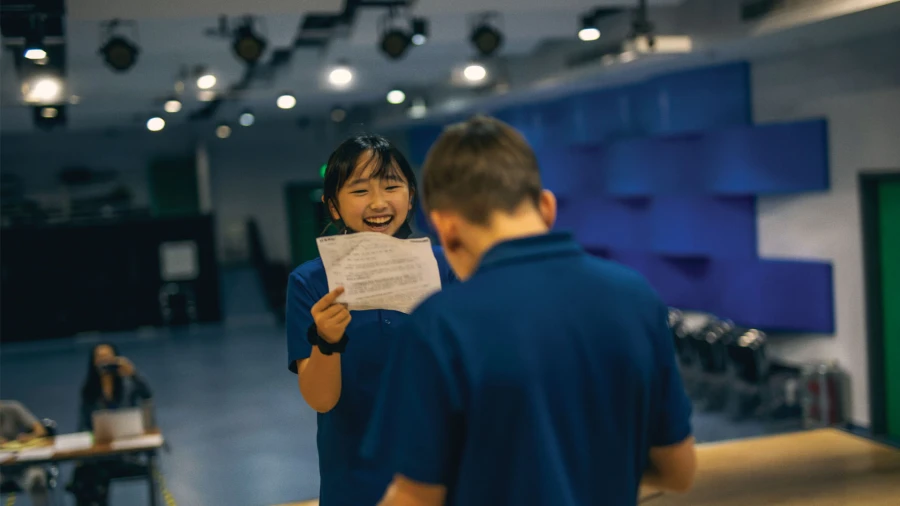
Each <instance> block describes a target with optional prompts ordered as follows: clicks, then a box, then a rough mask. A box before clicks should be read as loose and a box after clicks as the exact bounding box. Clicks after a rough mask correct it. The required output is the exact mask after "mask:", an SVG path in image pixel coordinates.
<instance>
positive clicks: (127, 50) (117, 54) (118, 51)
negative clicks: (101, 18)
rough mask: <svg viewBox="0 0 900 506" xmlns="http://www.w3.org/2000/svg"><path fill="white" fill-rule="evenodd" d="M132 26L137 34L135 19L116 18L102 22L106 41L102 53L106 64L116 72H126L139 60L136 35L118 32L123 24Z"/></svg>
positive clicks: (101, 49)
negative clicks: (128, 36) (124, 34)
mask: <svg viewBox="0 0 900 506" xmlns="http://www.w3.org/2000/svg"><path fill="white" fill-rule="evenodd" d="M125 25H128V26H131V27H132V31H133V32H134V34H137V24H136V23H135V22H134V21H122V20H118V19H114V20H112V21H107V22H105V23H102V24H101V31H102V32H103V34H102V37H103V40H105V41H106V42H104V43H103V46H101V47H100V54H101V55H102V56H103V59H104V60H105V61H106V64H107V65H109V67H110V68H111V69H113V70H115V71H116V72H125V71H126V70H128V69H130V68H131V67H133V66H134V64H135V63H136V62H137V58H138V54H139V53H140V50H139V49H138V47H137V45H136V44H135V43H134V42H132V40H134V37H132V38H130V39H129V38H126V37H125V36H123V35H121V34H120V33H117V32H118V29H119V28H120V27H121V26H125Z"/></svg>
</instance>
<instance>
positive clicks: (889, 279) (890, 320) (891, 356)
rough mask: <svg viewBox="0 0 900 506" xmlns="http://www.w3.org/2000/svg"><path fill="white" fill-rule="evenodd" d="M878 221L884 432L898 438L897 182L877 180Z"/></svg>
mask: <svg viewBox="0 0 900 506" xmlns="http://www.w3.org/2000/svg"><path fill="white" fill-rule="evenodd" d="M878 222H879V223H878V228H879V236H880V237H879V239H880V240H879V243H880V248H879V249H880V252H879V259H880V261H881V297H882V299H881V300H882V314H883V315H884V327H883V328H884V379H885V394H886V399H885V401H886V409H885V411H886V415H887V431H888V436H890V437H891V438H894V439H896V440H900V181H883V182H881V183H879V185H878Z"/></svg>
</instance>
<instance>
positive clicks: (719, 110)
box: [635, 63, 752, 135]
mask: <svg viewBox="0 0 900 506" xmlns="http://www.w3.org/2000/svg"><path fill="white" fill-rule="evenodd" d="M635 92H636V93H637V94H638V96H639V97H640V100H636V101H635V105H636V107H637V111H638V112H637V113H636V116H637V117H638V118H639V119H638V121H639V123H640V125H641V131H642V132H643V133H644V134H645V135H660V134H672V133H682V132H693V131H696V130H704V129H708V128H710V127H723V126H728V125H746V124H749V123H750V122H751V121H752V118H751V107H750V66H749V65H748V64H747V63H731V64H726V65H720V66H715V67H706V68H701V69H692V70H687V71H684V72H677V73H673V74H667V75H664V76H660V77H657V78H655V79H651V80H650V81H648V82H646V83H644V84H642V85H639V86H637V87H636V89H635Z"/></svg>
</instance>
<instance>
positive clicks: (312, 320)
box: [287, 135, 453, 506]
mask: <svg viewBox="0 0 900 506" xmlns="http://www.w3.org/2000/svg"><path fill="white" fill-rule="evenodd" d="M415 189H416V177H415V173H413V171H412V168H411V167H410V165H409V162H407V161H406V158H405V157H404V156H403V155H402V154H401V153H400V152H399V151H398V150H397V149H396V148H395V147H394V146H393V145H392V144H391V143H390V142H389V141H388V140H387V139H385V138H383V137H380V136H376V135H365V136H358V137H353V138H351V139H348V140H347V141H345V142H344V143H343V144H341V145H340V146H338V148H337V149H336V150H335V151H334V153H332V155H331V157H330V158H329V159H328V166H327V168H326V172H325V184H324V191H323V197H322V201H323V203H324V204H325V205H326V206H327V208H328V211H329V213H330V215H331V218H332V220H333V222H334V224H335V225H336V226H337V227H338V228H339V230H340V232H341V233H344V234H349V233H355V232H377V233H382V234H387V235H390V236H394V237H398V238H401V239H405V238H408V237H409V236H410V235H411V234H412V228H411V226H410V224H409V221H410V218H411V213H412V210H413V208H414V205H415ZM434 255H435V258H436V259H437V262H438V268H439V270H440V274H441V283H442V284H446V283H447V282H449V281H451V279H452V276H453V275H452V274H451V271H450V267H449V266H448V264H447V262H446V260H445V259H444V254H443V251H442V250H441V249H440V247H435V248H434ZM342 293H343V289H342V288H338V289H336V290H334V291H332V292H329V291H328V280H327V278H326V276H325V268H324V267H323V266H322V261H321V259H316V260H312V261H310V262H307V263H305V264H303V265H301V266H300V267H298V268H297V269H295V270H294V272H292V273H291V275H290V279H289V280H288V302H287V344H288V368H289V369H290V370H291V371H292V372H294V373H297V375H298V385H299V387H300V393H301V394H302V396H303V398H304V399H305V400H306V402H307V404H309V405H310V407H312V408H313V409H315V410H316V411H317V412H318V413H319V415H318V437H317V442H318V449H319V474H320V476H321V486H320V499H319V501H320V505H321V506H344V505H346V506H359V505H361V504H375V503H376V502H378V500H379V499H380V498H381V495H382V493H383V492H384V490H385V488H386V487H387V485H388V483H389V482H390V481H391V479H392V476H391V475H390V473H388V472H385V471H383V470H380V469H379V468H378V467H377V465H376V464H373V463H369V462H364V461H363V460H362V459H361V458H360V457H359V448H360V444H361V440H362V437H363V435H364V433H365V428H366V425H367V423H368V421H369V416H370V414H371V411H372V405H373V404H374V402H375V395H376V393H377V392H378V386H379V378H380V376H381V371H382V369H383V368H384V366H385V363H386V361H387V352H388V348H389V346H390V343H391V340H392V339H393V338H394V336H395V335H396V334H397V329H398V327H399V326H400V325H401V324H402V323H403V322H404V321H405V320H406V319H407V318H408V315H406V314H403V313H398V312H396V311H388V310H371V311H353V313H352V315H351V312H350V311H348V309H347V308H346V307H345V306H343V305H341V304H339V303H337V302H336V300H337V298H338V297H339V296H340V295H341V294H342ZM397 415H398V416H402V413H398V414H397Z"/></svg>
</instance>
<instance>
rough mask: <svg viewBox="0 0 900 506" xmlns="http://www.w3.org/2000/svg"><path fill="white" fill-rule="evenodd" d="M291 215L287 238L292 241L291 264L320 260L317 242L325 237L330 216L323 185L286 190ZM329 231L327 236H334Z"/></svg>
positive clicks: (330, 230)
mask: <svg viewBox="0 0 900 506" xmlns="http://www.w3.org/2000/svg"><path fill="white" fill-rule="evenodd" d="M285 203H286V206H287V214H288V219H287V223H288V237H290V240H291V262H292V263H293V265H294V266H297V265H300V264H302V263H303V262H306V261H309V260H312V259H314V258H317V257H318V256H319V249H318V247H317V246H316V238H317V237H319V236H320V235H322V233H323V230H324V229H325V227H326V225H328V222H329V221H328V216H327V215H326V213H325V206H324V205H322V184H321V183H290V184H288V185H287V186H285ZM332 230H333V227H329V229H328V230H327V231H326V232H327V233H326V235H328V234H330V233H332Z"/></svg>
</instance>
